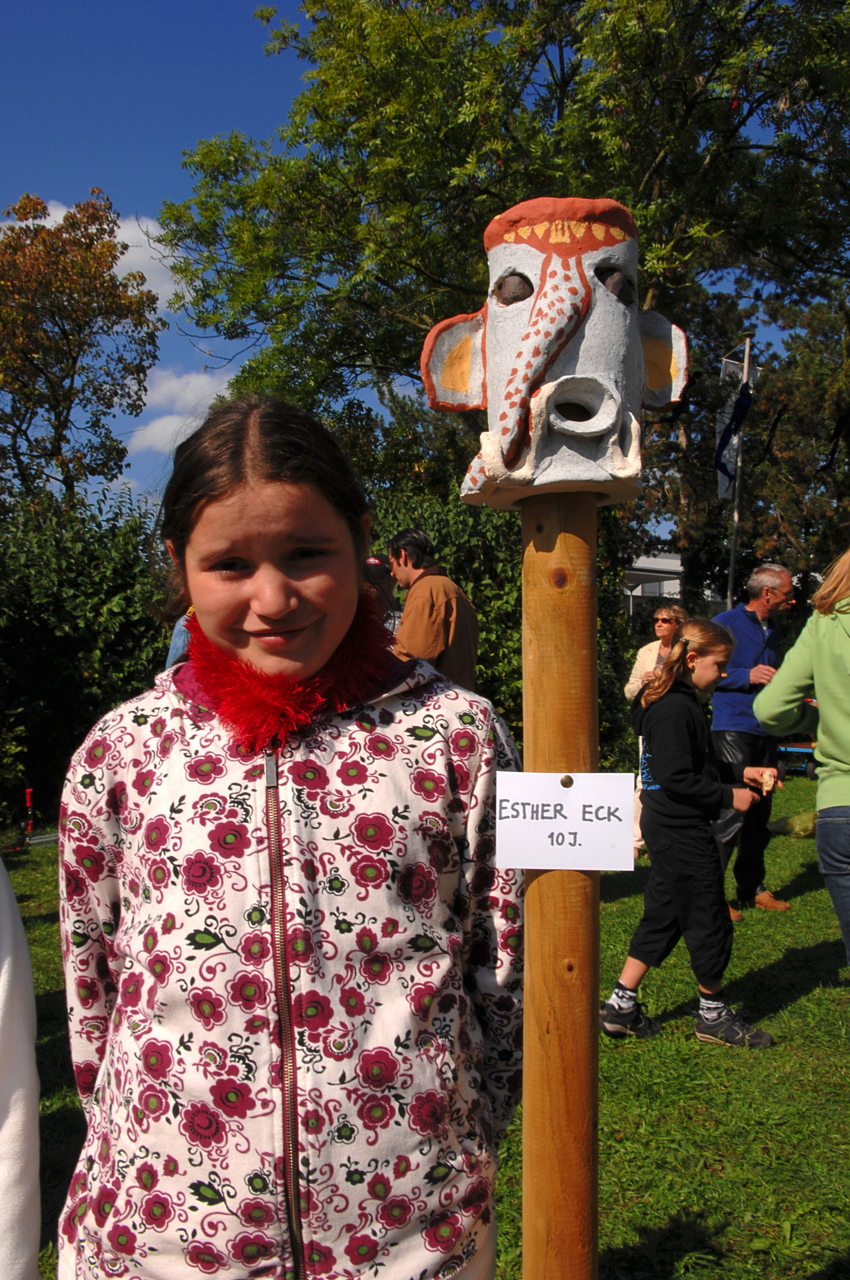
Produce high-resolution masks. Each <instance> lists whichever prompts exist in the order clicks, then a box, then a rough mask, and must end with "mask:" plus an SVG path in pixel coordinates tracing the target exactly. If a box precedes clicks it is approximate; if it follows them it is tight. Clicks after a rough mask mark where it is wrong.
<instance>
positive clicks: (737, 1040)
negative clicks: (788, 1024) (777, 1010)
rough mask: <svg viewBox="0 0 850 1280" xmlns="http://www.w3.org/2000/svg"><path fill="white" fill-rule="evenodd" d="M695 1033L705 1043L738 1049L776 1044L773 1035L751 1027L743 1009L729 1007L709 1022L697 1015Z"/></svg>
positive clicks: (765, 1047)
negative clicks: (742, 1013) (725, 1045)
mask: <svg viewBox="0 0 850 1280" xmlns="http://www.w3.org/2000/svg"><path fill="white" fill-rule="evenodd" d="M695 1019H696V1020H695V1024H694V1035H695V1036H696V1038H697V1040H702V1041H703V1043H705V1044H728V1045H732V1046H733V1047H734V1048H737V1049H767V1048H769V1046H770V1045H772V1044H775V1043H776V1042H775V1040H774V1039H773V1036H772V1035H769V1034H768V1032H767V1031H759V1030H758V1028H756V1027H751V1026H750V1024H749V1022H746V1021H745V1020H744V1019H743V1018H742V1016H741V1010H740V1009H738V1011H737V1012H735V1011H734V1010H732V1009H727V1010H726V1012H725V1013H722V1014H721V1015H720V1017H719V1018H715V1019H714V1021H713V1022H709V1021H708V1020H707V1019H706V1018H703V1017H701V1016H700V1014H699V1013H697V1014H696V1015H695Z"/></svg>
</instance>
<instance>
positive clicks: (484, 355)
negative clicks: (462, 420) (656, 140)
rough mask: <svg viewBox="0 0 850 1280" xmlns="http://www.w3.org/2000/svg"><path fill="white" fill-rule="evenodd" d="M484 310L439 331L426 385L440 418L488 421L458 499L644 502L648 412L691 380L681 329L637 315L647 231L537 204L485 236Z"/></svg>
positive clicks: (594, 208)
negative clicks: (570, 493)
mask: <svg viewBox="0 0 850 1280" xmlns="http://www.w3.org/2000/svg"><path fill="white" fill-rule="evenodd" d="M484 247H485V249H486V251H487V257H488V261H489V265H490V289H489V295H488V298H487V301H486V302H485V304H484V306H483V307H482V308H481V310H480V311H477V312H476V313H475V314H474V315H469V316H456V317H454V318H453V319H451V320H444V321H443V322H442V323H441V324H438V325H435V326H434V328H433V329H432V330H431V332H430V333H429V334H428V337H427V338H426V340H425V346H424V349H423V352H422V376H423V379H424V382H425V387H426V390H427V392H428V399H429V402H430V404H431V405H432V407H434V408H442V409H456V410H459V409H473V408H477V409H485V408H486V409H487V416H488V430H487V431H486V432H485V433H484V434H483V435H482V436H481V452H480V453H479V454H478V456H477V457H476V458H475V459H474V460H473V462H472V463H471V465H470V467H469V470H468V472H467V475H466V479H465V480H464V483H463V487H462V489H461V494H462V496H463V497H464V498H465V499H466V501H468V502H473V503H479V504H480V503H486V504H487V505H488V506H497V507H508V506H512V505H513V504H514V503H515V502H517V501H518V500H519V499H520V498H524V497H528V496H530V495H531V494H532V493H541V492H547V491H549V492H553V491H564V490H570V489H574V490H575V489H579V490H581V489H583V490H592V491H596V492H597V493H598V494H599V495H600V500H601V501H603V502H606V501H607V502H615V501H619V500H621V499H624V498H629V497H634V496H635V495H636V494H637V492H638V479H637V477H638V476H639V474H640V428H639V421H638V414H639V412H640V409H641V406H642V405H644V406H647V407H652V408H655V409H661V408H664V407H665V406H667V405H668V404H670V403H671V402H672V401H674V400H676V399H678V397H679V395H680V394H681V392H682V389H683V388H684V385H685V382H686V380H687V344H686V340H685V335H684V333H683V332H682V330H681V329H678V328H676V326H675V325H671V324H670V323H669V322H668V321H667V320H665V319H664V317H663V316H661V315H659V314H658V312H656V311H638V308H637V228H636V226H635V223H634V219H633V218H632V216H631V214H630V213H629V212H628V210H627V209H624V208H623V206H622V205H619V204H617V203H616V202H615V201H613V200H555V199H541V200H527V201H525V202H524V203H523V204H518V205H516V206H515V207H514V208H513V209H509V210H508V211H507V213H503V214H500V215H499V216H498V217H497V218H494V219H493V221H492V222H491V223H490V225H489V226H488V227H487V230H486V232H485V233H484Z"/></svg>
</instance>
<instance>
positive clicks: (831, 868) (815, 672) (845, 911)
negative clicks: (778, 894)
mask: <svg viewBox="0 0 850 1280" xmlns="http://www.w3.org/2000/svg"><path fill="white" fill-rule="evenodd" d="M812 605H813V607H814V610H815V612H814V613H813V614H812V616H811V618H810V619H809V621H808V622H807V623H806V626H805V629H804V630H803V633H802V635H801V636H800V638H799V640H798V641H797V643H796V644H795V645H794V647H793V649H791V651H790V652H789V653H788V654H787V655H786V657H785V660H784V661H783V663H782V666H781V667H780V668H779V670H778V671H777V673H776V675H775V676H774V677H773V679H772V680H771V682H770V684H767V685H765V687H764V688H763V689H762V691H761V693H760V694H759V695H758V697H757V698H756V700H755V702H754V704H753V711H754V712H755V715H756V717H757V719H758V721H759V723H760V724H762V725H763V726H764V728H765V729H767V730H768V731H769V732H770V733H775V734H780V733H782V734H785V733H800V732H804V733H805V732H808V733H812V734H814V733H816V734H817V755H818V760H819V761H821V763H820V765H819V767H818V771H817V773H818V799H817V804H818V821H817V849H818V866H819V868H820V872H821V875H822V876H823V878H824V880H825V881H826V887H827V888H828V889H829V894H830V897H831V898H832V905H833V906H834V907H835V913H836V915H837V916H838V923H839V924H840V926H841V936H842V937H843V939H844V945H845V947H846V948H847V963H848V964H850V551H845V552H844V555H843V556H840V557H839V558H838V559H837V560H836V561H835V562H834V563H833V564H832V565H830V567H829V569H828V570H827V573H826V577H825V578H824V580H823V582H822V584H821V586H820V587H819V588H818V590H817V591H816V592H815V594H814V596H813V597H812ZM810 698H815V699H817V703H818V705H817V706H814V705H813V704H812V703H811V702H810V701H807V699H810Z"/></svg>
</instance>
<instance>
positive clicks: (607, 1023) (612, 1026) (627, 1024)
mask: <svg viewBox="0 0 850 1280" xmlns="http://www.w3.org/2000/svg"><path fill="white" fill-rule="evenodd" d="M599 1030H600V1031H604V1032H605V1035H606V1036H613V1037H614V1039H615V1040H616V1039H619V1038H620V1037H622V1036H636V1037H637V1038H638V1040H646V1039H647V1037H648V1036H654V1035H657V1034H658V1032H659V1031H660V1030H661V1023H660V1021H659V1020H658V1018H650V1017H648V1015H647V1012H646V1009H645V1008H644V1006H643V1005H642V1004H641V1003H640V1002H639V1001H638V1002H637V1003H636V1004H635V1006H634V1008H632V1009H617V1008H615V1006H614V1005H613V1004H611V1003H609V1001H608V1000H605V1001H603V1003H602V1004H600V1006H599Z"/></svg>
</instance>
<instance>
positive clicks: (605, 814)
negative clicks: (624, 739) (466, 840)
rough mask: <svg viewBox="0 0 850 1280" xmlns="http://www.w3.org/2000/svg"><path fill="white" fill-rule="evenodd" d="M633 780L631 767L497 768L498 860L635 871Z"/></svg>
mask: <svg viewBox="0 0 850 1280" xmlns="http://www.w3.org/2000/svg"><path fill="white" fill-rule="evenodd" d="M564 778H569V779H572V782H571V784H570V785H568V786H565V785H564V783H563V781H562V779H564ZM634 785H635V780H634V775H633V774H631V773H570V774H562V773H499V774H497V777H496V865H497V866H499V867H525V868H527V869H528V870H534V871H552V870H561V871H632V870H633V869H634V839H633V830H632V824H633V817H632V813H633V804H634Z"/></svg>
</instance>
